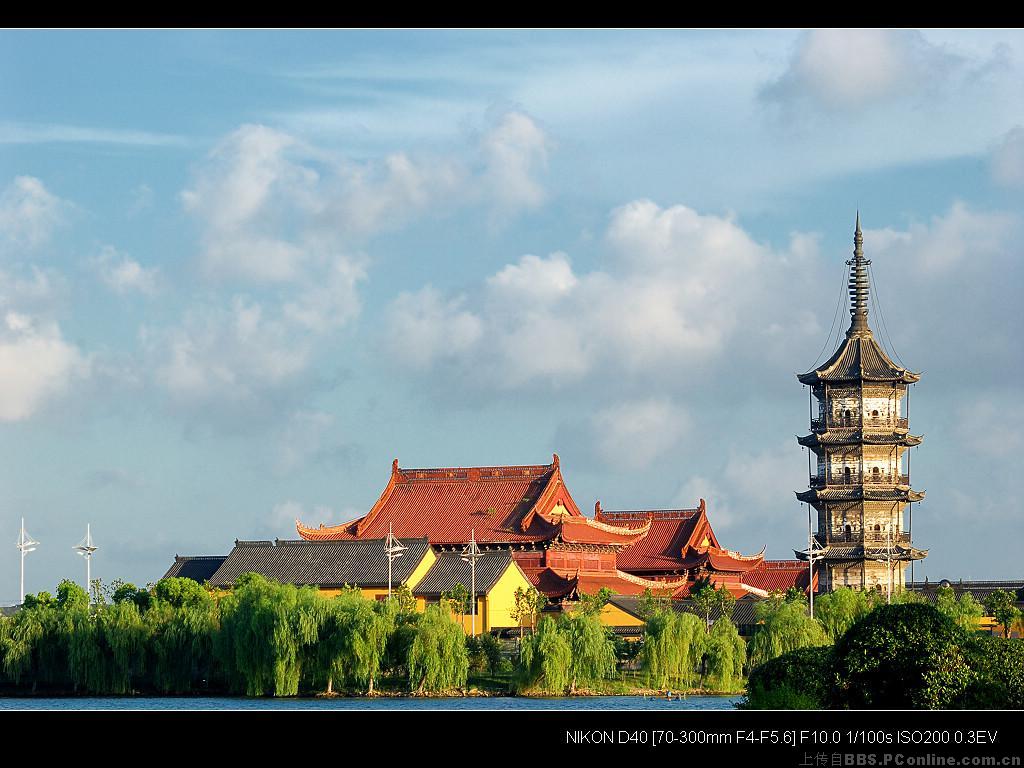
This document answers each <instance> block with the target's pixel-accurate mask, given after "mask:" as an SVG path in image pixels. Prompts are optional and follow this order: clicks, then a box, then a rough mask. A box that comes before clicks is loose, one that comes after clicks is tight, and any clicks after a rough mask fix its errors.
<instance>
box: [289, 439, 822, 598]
mask: <svg viewBox="0 0 1024 768" xmlns="http://www.w3.org/2000/svg"><path fill="white" fill-rule="evenodd" d="M296 528H297V530H298V533H299V536H301V537H302V538H303V539H305V540H308V541H344V540H349V541H351V540H358V539H362V538H380V537H382V536H384V535H387V533H388V532H389V531H394V535H395V536H397V537H398V538H399V539H401V540H404V539H406V538H426V539H427V540H428V541H429V542H430V545H431V546H432V547H434V549H435V550H437V551H438V552H439V553H444V552H454V551H461V550H462V548H463V547H465V546H466V545H467V544H468V543H469V541H470V540H471V539H472V540H473V541H475V542H476V543H477V545H478V546H479V547H480V548H481V550H482V551H485V552H488V551H491V552H509V553H510V554H511V556H512V558H513V559H514V560H515V562H516V564H517V565H518V566H519V568H520V569H521V571H522V572H523V573H524V574H525V575H526V577H527V578H528V579H529V580H530V582H531V583H532V584H533V585H534V586H536V587H537V589H538V590H539V591H540V592H542V593H543V594H544V595H545V596H546V597H547V598H548V600H549V601H550V602H551V603H552V604H553V605H555V606H558V605H562V604H571V603H572V602H574V601H576V600H578V599H579V597H580V596H581V595H583V594H594V593H596V592H598V591H599V590H600V589H602V588H607V589H610V590H611V591H612V592H613V593H614V594H617V595H642V594H643V593H644V592H645V591H646V590H648V589H650V590H651V591H652V593H655V594H658V595H663V596H671V597H675V598H684V597H686V596H687V595H688V594H689V588H690V586H691V585H692V584H693V582H694V580H695V579H698V578H702V577H707V578H709V579H711V581H712V583H714V584H716V585H720V586H724V587H725V588H726V589H728V590H729V591H730V592H731V593H732V594H734V595H735V596H736V597H742V596H745V595H750V594H752V595H757V596H764V595H766V594H767V591H768V590H766V589H763V588H761V587H759V586H758V584H767V583H769V582H771V581H772V579H770V578H769V579H766V575H767V574H770V573H775V572H774V571H773V570H772V565H771V564H770V563H766V561H765V560H764V551H763V550H762V551H761V552H759V553H757V554H755V555H743V554H740V553H738V552H734V551H732V550H729V549H725V548H723V547H722V546H721V545H720V544H719V542H718V538H717V537H716V536H715V533H714V531H713V530H712V528H711V523H710V521H709V520H708V516H707V511H706V508H705V503H704V501H703V499H702V500H701V501H700V504H699V506H698V507H696V508H694V509H679V510H638V511H605V510H603V509H601V505H600V502H598V503H597V504H596V505H595V513H594V516H593V517H589V516H586V515H584V514H583V513H582V512H581V511H580V509H579V507H578V506H577V504H576V502H575V501H574V500H573V498H572V495H571V494H570V493H569V489H568V488H567V487H566V485H565V481H564V479H563V477H562V471H561V466H560V463H559V459H558V455H557V454H556V455H555V456H554V457H553V460H552V462H551V463H550V464H541V465H526V466H522V465H519V466H515V465H514V466H500V467H448V468H432V469H405V468H401V467H399V465H398V460H397V459H396V460H395V461H394V462H393V463H392V467H391V476H390V478H389V480H388V483H387V486H386V487H385V488H384V491H383V493H382V494H381V496H380V498H379V499H378V500H377V502H376V503H375V504H374V505H373V507H372V508H371V509H370V511H369V512H368V513H367V514H366V515H364V516H363V517H360V518H358V519H356V520H352V521H350V522H347V523H342V524H341V525H335V526H329V527H325V526H323V525H320V526H319V527H315V528H313V527H308V526H306V525H304V524H303V523H302V522H301V521H296ZM786 574H789V575H790V576H791V580H790V582H789V583H786V584H785V585H781V580H784V576H785V575H786ZM776 576H777V578H776V579H775V580H774V582H778V583H779V584H780V585H781V588H782V589H786V588H788V587H790V586H796V585H797V583H798V582H800V581H801V580H803V582H804V583H806V573H805V572H804V571H803V570H801V569H793V568H792V566H791V565H790V566H789V569H788V570H783V571H779V572H777V573H776ZM780 577H782V578H780Z"/></svg>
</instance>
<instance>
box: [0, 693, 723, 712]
mask: <svg viewBox="0 0 1024 768" xmlns="http://www.w3.org/2000/svg"><path fill="white" fill-rule="evenodd" d="M739 700H740V697H738V696H688V697H686V698H684V699H682V700H678V701H677V700H673V701H667V700H666V699H664V698H653V697H650V698H648V697H644V696H577V697H568V698H559V699H542V698H533V697H513V696H493V697H484V696H472V697H457V698H402V697H382V698H374V699H364V698H341V697H338V698H315V699H270V698H266V699H262V698H261V699H257V698H232V697H209V698H201V697H166V696H164V697H159V698H156V697H154V698H143V697H116V696H111V697H103V698H85V697H81V698H79V697H73V698H42V697H39V698H0V710H192V711H194V710H346V709H348V710H423V709H438V710H469V709H483V710H492V709H494V710H563V711H564V710H570V711H578V710H584V711H585V710H627V709H645V710H649V709H654V710H687V709H692V710H710V709H734V708H735V705H736V703H737V702H738V701H739Z"/></svg>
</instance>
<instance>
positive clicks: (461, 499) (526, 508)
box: [296, 454, 649, 546]
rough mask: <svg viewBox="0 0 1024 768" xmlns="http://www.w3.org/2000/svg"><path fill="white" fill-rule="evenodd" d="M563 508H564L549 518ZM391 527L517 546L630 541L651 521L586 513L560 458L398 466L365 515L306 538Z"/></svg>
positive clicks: (378, 533) (374, 534) (375, 533)
mask: <svg viewBox="0 0 1024 768" xmlns="http://www.w3.org/2000/svg"><path fill="white" fill-rule="evenodd" d="M558 506H562V507H564V508H565V510H566V513H564V514H558V515H552V512H553V511H554V510H555V508H556V507H558ZM389 526H393V528H394V533H395V536H398V537H399V538H407V537H413V538H418V537H422V536H426V537H427V538H428V539H429V540H430V543H431V544H435V545H450V544H464V543H465V542H468V541H469V539H470V536H471V535H475V536H476V540H477V541H479V542H481V543H492V544H516V543H527V542H539V541H549V540H551V539H554V538H555V537H556V536H560V537H561V538H562V540H563V541H565V542H568V543H576V544H605V545H609V546H616V545H618V546H625V545H628V544H631V543H632V542H634V541H636V540H637V539H638V538H640V537H642V536H643V535H644V534H645V533H646V532H647V528H648V527H649V526H648V524H647V522H646V521H640V523H639V524H637V525H634V526H615V525H609V524H607V523H601V522H597V521H593V520H590V519H589V518H587V517H584V516H583V514H582V513H581V512H580V510H579V508H578V507H577V506H576V502H575V501H573V499H572V496H571V495H570V493H569V490H568V489H567V488H566V487H565V483H564V481H563V479H562V473H561V470H560V468H559V462H558V456H557V454H556V455H555V456H554V460H553V461H552V463H551V464H542V465H527V466H504V467H449V468H440V469H400V468H399V467H398V460H397V459H396V460H395V462H394V463H393V464H392V471H391V479H390V480H389V482H388V485H387V487H386V488H385V489H384V492H383V493H382V494H381V496H380V499H378V501H377V503H376V504H374V505H373V508H372V509H371V510H370V511H369V513H367V514H366V515H365V516H363V517H361V518H359V519H357V520H353V521H351V522H348V523H344V524H342V525H336V526H330V527H324V526H321V527H319V528H309V527H306V526H304V525H302V523H301V522H299V521H296V528H297V530H298V532H299V535H300V536H302V538H304V539H310V540H314V541H322V540H326V539H348V538H364V537H367V538H381V537H384V536H387V534H388V530H389Z"/></svg>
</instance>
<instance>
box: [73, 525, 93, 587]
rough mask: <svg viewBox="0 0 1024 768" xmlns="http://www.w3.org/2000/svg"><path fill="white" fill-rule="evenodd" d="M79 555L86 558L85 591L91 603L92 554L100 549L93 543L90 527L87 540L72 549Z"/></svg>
mask: <svg viewBox="0 0 1024 768" xmlns="http://www.w3.org/2000/svg"><path fill="white" fill-rule="evenodd" d="M72 549H73V550H75V551H76V552H77V553H78V554H80V555H81V556H82V557H84V558H85V591H86V593H87V594H88V595H89V602H90V603H91V602H92V553H93V552H95V551H96V550H97V549H99V547H97V546H96V545H94V544H93V543H92V532H91V531H90V525H89V524H88V523H87V524H86V526H85V538H84V539H82V540H81V541H80V542H78V543H77V544H76V545H75V546H74V547H72Z"/></svg>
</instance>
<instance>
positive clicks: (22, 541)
mask: <svg viewBox="0 0 1024 768" xmlns="http://www.w3.org/2000/svg"><path fill="white" fill-rule="evenodd" d="M37 544H39V542H38V541H33V540H32V537H31V536H29V535H28V533H27V532H26V531H25V518H24V517H23V518H21V534H20V535H19V536H18V544H17V547H18V549H19V550H20V551H21V601H20V603H19V605H24V603H25V555H27V554H28V553H29V552H35V550H36V545H37Z"/></svg>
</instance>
